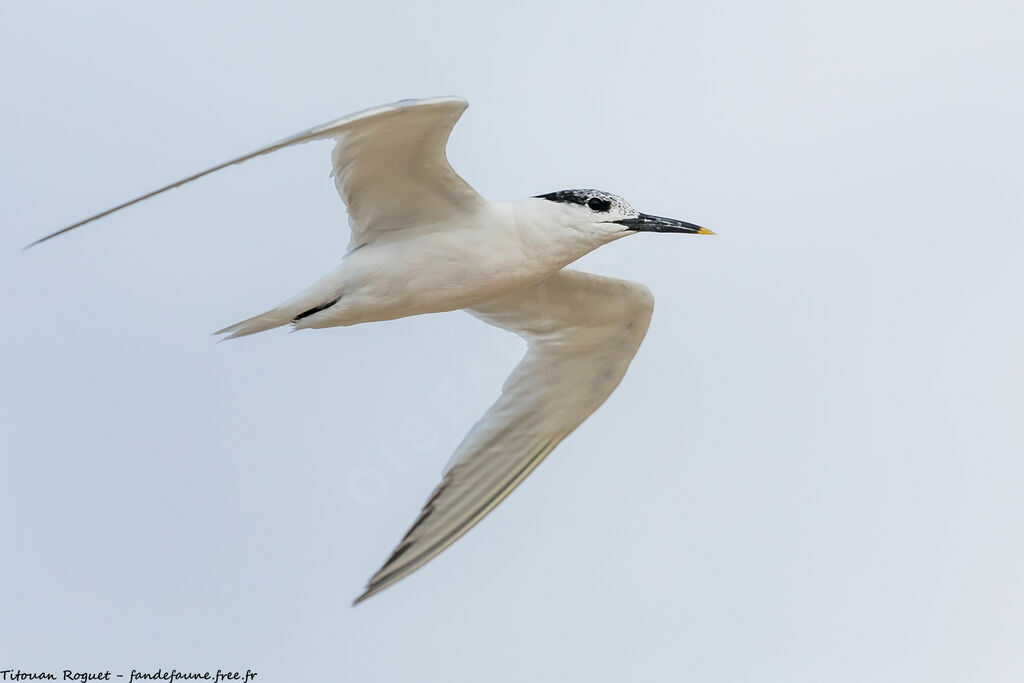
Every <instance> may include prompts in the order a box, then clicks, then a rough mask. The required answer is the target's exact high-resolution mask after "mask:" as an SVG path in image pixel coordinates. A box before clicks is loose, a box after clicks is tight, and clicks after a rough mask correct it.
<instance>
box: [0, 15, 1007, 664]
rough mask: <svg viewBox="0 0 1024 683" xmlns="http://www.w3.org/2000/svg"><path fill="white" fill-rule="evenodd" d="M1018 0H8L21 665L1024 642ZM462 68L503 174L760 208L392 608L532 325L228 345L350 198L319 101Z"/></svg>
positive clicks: (6, 601)
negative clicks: (446, 478) (221, 166)
mask: <svg viewBox="0 0 1024 683" xmlns="http://www.w3.org/2000/svg"><path fill="white" fill-rule="evenodd" d="M1022 24H1024V11H1022V9H1021V5H1020V3H1015V2H1004V3H999V2H974V3H966V2H962V3H935V2H909V1H906V0H897V1H895V2H894V1H892V0H889V1H886V2H859V3H846V4H845V6H837V3H819V2H791V1H786V2H776V3H756V2H729V1H726V2H712V3H708V2H700V3H697V2H683V3H678V2H662V3H656V2H629V3H603V2H593V1H590V2H572V3H551V2H534V3H531V2H526V3H502V4H500V5H499V4H495V3H480V2H446V1H435V2H430V3H412V2H405V3H399V4H389V3H385V2H360V3H353V2H347V1H345V0H340V1H335V2H302V1H298V0H297V1H293V2H288V3H284V2H274V3H269V2H253V1H250V2H245V3H241V2H237V3H235V2H232V3H208V2H198V1H196V2H193V1H191V0H189V1H179V2H173V3H159V4H157V3H138V2H103V1H100V2H88V3H82V2H38V1H37V2H14V1H7V2H3V3H0V65H2V66H0V91H2V92H3V102H4V104H3V106H2V107H0V127H2V129H3V131H4V134H3V148H2V157H0V158H2V163H0V187H2V198H3V201H2V202H0V225H2V226H3V229H2V231H0V292H2V297H3V298H2V303H3V308H2V310H3V314H4V318H5V323H4V334H3V335H2V337H0V359H2V360H0V380H2V384H3V391H2V392H0V450H2V453H3V455H2V461H0V463H2V469H0V479H2V482H3V483H2V494H0V520H2V521H0V548H2V550H0V554H2V557H3V559H2V560H0V579H2V580H0V614H2V618H0V669H7V668H18V667H20V668H21V669H23V670H53V671H59V670H61V669H63V668H67V667H72V668H77V669H100V670H102V669H108V668H109V669H111V670H113V671H115V672H123V673H125V674H127V673H128V671H130V670H131V669H132V668H136V669H144V670H153V669H155V668H157V667H163V668H164V669H170V668H177V669H179V670H205V669H213V670H215V669H217V668H231V669H242V670H245V669H246V668H249V669H253V670H256V671H258V672H260V678H259V679H257V683H277V682H279V681H280V682H284V683H287V682H291V681H360V682H362V681H445V682H452V683H456V682H462V681H466V682H469V681H473V682H478V681H545V682H546V681H552V682H555V681H558V682H562V681H576V680H578V681H588V682H595V683H597V682H602V681H629V680H636V681H670V680H686V681H701V682H715V683H739V682H741V681H751V682H755V681H756V682H757V683H767V682H778V683H802V682H807V683H822V682H823V681H828V682H829V683H833V682H841V683H846V682H849V683H866V682H867V683H874V682H879V683H882V682H885V683H888V682H899V683H905V682H907V681H927V682H928V683H942V682H947V681H948V682H950V683H963V682H964V681H984V682H985V683H993V682H1002V681H1007V682H1010V681H1013V682H1017V681H1020V680H1021V679H1022V678H1024V648H1022V647H1021V643H1022V642H1024V578H1022V577H1024V547H1022V543H1021V539H1022V526H1024V496H1022V495H1021V491H1022V489H1024V427H1022V420H1021V415H1022V409H1024V389H1022V386H1024V361H1022V353H1021V351H1022V348H1024V322H1022V318H1021V296H1022V293H1024V274H1022V273H1024V268H1022V254H1024V200H1022V187H1024V165H1022V158H1024V135H1022V132H1021V121H1022V120H1024V87H1022V79H1021V65H1022V63H1024V46H1022V43H1021V39H1020V36H1021V32H1022ZM443 94H459V95H463V96H465V97H467V98H468V99H469V100H470V103H471V104H470V108H469V109H468V110H467V112H466V114H465V115H464V117H463V120H462V122H461V123H460V124H459V125H458V127H457V128H456V130H455V132H454V134H453V136H452V140H451V144H450V147H449V156H450V158H451V161H452V164H453V165H454V166H455V168H456V169H457V170H458V171H459V172H460V173H461V174H462V175H463V176H464V177H465V178H466V179H467V180H468V181H469V182H470V183H472V184H473V185H474V186H475V187H476V188H477V189H478V190H479V191H480V192H481V194H483V195H484V196H486V197H488V198H492V199H513V198H518V197H521V196H526V195H533V194H539V193H542V192H548V191H552V190H557V189H564V188H571V187H598V188H603V189H607V190H610V191H612V192H616V193H618V194H621V195H623V196H624V197H626V198H627V199H628V200H629V201H630V202H631V203H632V204H633V205H634V206H636V207H637V208H638V209H640V210H641V211H647V212H650V213H655V214H660V215H668V216H674V217H678V218H682V219H685V220H690V221H694V222H696V223H699V224H702V225H707V226H709V227H711V228H712V229H714V230H715V231H716V232H717V233H718V236H717V237H713V238H696V237H690V236H678V235H643V236H637V237H634V238H632V239H629V240H623V241H620V242H616V243H614V244H612V245H609V246H607V247H604V248H603V249H602V250H600V251H598V252H595V253H594V254H592V255H591V256H589V257H587V258H586V259H584V260H583V261H582V262H581V263H580V264H579V266H580V267H583V268H586V269H589V270H593V271H595V272H600V273H604V274H608V275H614V276H617V277H624V278H629V279H634V280H638V281H641V282H643V283H645V284H646V285H647V286H648V287H650V288H651V290H652V291H653V292H654V294H655V297H656V300H657V304H656V308H655V312H654V319H653V322H652V324H651V328H650V332H649V334H648V338H647V341H646V342H645V344H644V345H643V347H642V348H641V349H640V352H639V354H638V355H637V357H636V359H635V361H634V362H633V365H632V367H631V369H630V371H629V373H628V374H627V375H626V378H625V380H624V381H623V383H622V385H621V386H620V388H619V389H618V390H617V391H616V393H614V394H613V395H612V397H611V398H610V399H609V400H608V402H607V403H606V404H605V405H604V406H603V407H602V408H601V409H600V410H599V411H598V412H597V413H595V414H594V416H593V417H592V418H591V419H590V420H589V421H588V422H586V423H584V425H583V426H582V427H581V428H580V429H579V430H578V431H577V432H576V433H575V434H573V435H572V436H570V437H569V438H568V439H567V440H566V441H565V442H564V443H563V444H562V445H561V446H560V447H559V448H558V449H556V450H555V452H554V453H553V454H552V455H551V457H550V458H549V459H548V460H547V461H546V462H545V463H544V464H543V465H542V466H541V467H540V468H538V469H537V471H536V472H535V473H534V474H533V476H531V477H530V478H529V479H528V480H527V481H526V482H525V483H524V484H523V485H522V486H521V487H520V488H519V489H518V490H517V491H516V492H515V493H514V494H513V495H512V496H511V497H510V498H509V499H508V500H507V501H506V502H504V503H503V504H502V505H501V506H499V507H498V508H497V509H496V510H495V511H494V513H493V514H491V515H490V516H489V517H488V518H487V519H485V520H484V521H483V522H482V523H481V524H480V525H479V526H478V527H477V528H475V529H474V530H473V531H472V532H471V533H469V534H468V535H467V536H466V537H465V538H463V539H462V540H460V541H459V542H458V543H456V544H455V545H454V546H452V548H450V549H449V550H448V551H447V552H445V553H444V554H442V555H441V556H440V557H438V558H437V559H436V560H434V561H433V562H431V563H430V564H429V565H427V566H426V567H425V568H423V569H422V570H421V571H419V572H417V573H416V574H415V575H413V576H411V577H410V578H408V579H406V580H405V581H402V582H401V583H400V584H398V585H396V586H394V587H392V588H390V589H388V590H387V591H385V592H383V593H382V594H380V595H379V596H376V597H374V598H373V599H371V600H370V601H368V602H367V603H365V604H363V605H361V606H360V607H358V608H356V609H351V608H350V607H349V603H350V601H351V600H352V598H354V597H355V596H356V595H357V594H358V593H359V591H360V589H361V587H362V586H363V584H364V582H365V581H366V579H367V578H369V576H370V575H371V574H372V573H373V571H374V570H375V569H376V568H377V567H378V566H379V565H380V564H381V562H382V561H383V560H384V559H385V558H386V557H387V555H388V553H389V552H390V550H391V549H392V547H393V546H394V545H395V543H396V542H397V541H398V540H399V539H400V537H401V535H402V534H403V533H404V531H405V529H406V528H407V527H408V526H409V524H410V523H411V522H412V521H413V519H414V518H415V516H416V514H417V513H418V511H419V508H420V506H421V505H422V503H423V502H424V500H425V499H426V497H427V495H428V494H429V493H430V491H431V490H432V489H433V487H434V486H435V484H436V483H437V481H438V480H439V477H440V471H441V468H442V466H443V465H444V463H445V462H446V461H447V459H448V457H449V455H450V453H451V451H452V449H453V448H454V447H455V446H456V444H457V443H458V442H459V441H460V440H461V438H462V435H463V434H464V433H465V431H466V430H467V429H468V428H469V426H470V425H471V424H472V423H473V422H474V421H475V419H476V418H477V417H478V416H479V415H480V414H482V413H483V411H484V410H485V409H486V407H487V406H488V404H489V403H490V401H491V400H493V398H494V397H495V395H496V393H497V390H498V387H499V386H500V383H501V381H502V379H503V377H504V375H505V374H507V372H508V370H510V369H511V367H512V366H513V365H514V364H515V362H516V360H517V358H518V356H519V354H520V353H521V351H522V348H523V346H522V344H521V342H519V341H518V340H517V339H516V338H515V337H512V336H511V335H508V334H505V333H502V332H501V331H499V330H495V329H492V328H489V327H487V326H485V325H483V324H481V323H480V322H479V321H477V320H475V319H473V318H471V317H470V316H468V315H466V314H464V313H458V312H456V313H449V314H444V315H436V316H427V317H418V318H412V319H406V320H401V321H395V322H389V323H380V324H369V325H363V326H357V327H352V328H347V329H343V328H338V329H332V330H326V331H317V332H304V333H301V334H295V335H289V334H286V333H284V332H281V331H274V332H271V333H267V334H264V335H260V336H257V337H253V338H247V339H243V340H239V341H237V342H231V343H225V344H219V345H218V344H216V343H214V340H213V339H212V338H211V337H210V336H209V333H210V332H212V331H213V330H216V329H219V328H221V327H223V326H225V325H227V324H230V323H233V322H235V321H237V320H240V319H242V318H244V317H247V316H249V315H252V314H254V313H258V312H260V311H262V310H264V309H266V308H268V307H270V306H272V305H274V304H276V303H278V302H279V301H280V300H282V299H283V298H285V297H287V296H290V295H291V294H292V293H293V292H295V291H298V290H299V289H301V288H302V287H304V286H305V285H307V284H308V283H310V282H311V281H313V280H314V279H316V278H318V277H319V276H320V275H321V274H322V273H323V272H326V271H327V270H328V269H329V268H330V267H331V266H332V265H333V264H334V263H335V262H336V261H337V259H338V258H339V256H340V255H341V253H342V251H343V249H344V245H345V244H346V242H347V240H348V232H347V227H346V221H345V213H344V209H343V206H342V204H341V203H340V201H339V200H338V198H337V196H336V194H335V191H334V188H333V186H332V184H331V182H330V181H329V179H328V177H327V176H328V171H329V157H328V153H329V149H330V145H329V143H322V144H313V145H306V146H303V147H301V148H295V149H289V150H287V151H284V152H280V153H278V154H275V155H272V156H269V157H264V158H260V159H257V160H254V161H252V162H249V163H247V164H245V165H243V166H241V167H238V168H232V169H229V170H227V171H225V172H223V173H220V174H218V175H216V176H213V177H209V178H206V179H203V180H202V181H201V182H199V183H196V184H194V185H190V186H188V187H187V188H185V189H180V190H176V191H174V192H173V193H170V194H168V195H164V196H162V197H160V198H159V199H156V200H154V201H151V202H148V203H146V204H143V205H140V206H137V207H134V208H132V209H130V210H127V211H124V212H123V213H120V214H118V215H116V216H113V217H110V218H109V219H106V220H104V221H103V222H101V223H98V224H95V225H92V226H90V227H89V228H88V229H85V230H82V231H80V232H78V233H75V234H73V235H69V236H66V237H65V238H63V239H61V240H58V241H54V242H51V243H48V244H46V245H45V246H43V247H38V248H35V249H33V250H30V251H28V252H21V251H20V249H21V247H22V246H23V245H24V244H26V243H27V242H29V241H31V240H33V239H35V238H36V237H39V236H40V235H42V234H44V233H46V232H49V231H50V230H52V229H55V228H57V227H60V226H61V225H64V224H67V223H69V222H72V221H74V220H76V219H79V218H81V217H83V216H85V215H88V214H91V213H93V212H95V211H98V210H101V209H104V208H106V207H107V206H109V205H112V204H115V203H117V202H119V201H122V200H124V199H126V198H129V197H131V196H135V195H136V194H140V193H142V192H145V191H148V190H150V189H153V188H154V187H156V186H159V185H162V184H164V183H166V182H169V181H171V180H174V179H176V178H178V177H181V176H184V175H187V174H189V173H191V172H193V171H196V170H198V169H200V168H204V167H206V166H209V165H211V164H213V163H216V162H219V161H222V160H223V159H226V158H228V157H231V156H233V155H237V154H240V153H243V152H247V151H249V150H251V149H253V148H255V147H257V146H260V145H262V144H264V143H267V142H270V141H272V140H275V139H278V138H281V137H284V136H286V135H288V134H291V133H293V132H295V131H298V130H301V129H304V128H306V127H308V126H310V125H312V124H316V123H319V122H321V121H325V120H328V119H331V118H334V117H336V116H339V115H342V114H345V113H348V112H351V111H355V110H358V109H363V108H365V107H369V106H373V105H376V104H381V103H385V102H390V101H393V100H396V99H400V98H405V97H423V96H432V95H443Z"/></svg>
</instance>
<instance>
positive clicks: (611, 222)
mask: <svg viewBox="0 0 1024 683" xmlns="http://www.w3.org/2000/svg"><path fill="white" fill-rule="evenodd" d="M536 198H537V199H545V200H547V201H549V202H555V203H557V204H559V207H560V209H561V212H562V213H563V215H565V217H566V218H567V219H568V220H570V221H572V222H573V224H574V225H576V226H578V227H584V228H585V229H587V230H588V231H594V232H598V233H600V234H602V235H606V236H607V237H608V238H609V239H616V238H618V237H625V236H626V235H630V234H633V233H637V232H684V233H690V234H694V235H714V234H715V233H713V232H711V231H710V230H708V229H707V228H702V227H700V226H699V225H694V224H693V223H687V222H686V221H680V220H676V219H674V218H662V217H661V216H652V215H650V214H646V213H640V212H639V211H637V210H636V209H634V208H633V207H632V206H630V205H629V203H628V202H627V201H626V200H625V199H623V198H622V197H619V196H618V195H614V194H612V193H611V192H604V191H602V190H560V191H558V192H549V193H548V194H541V195H537V196H536Z"/></svg>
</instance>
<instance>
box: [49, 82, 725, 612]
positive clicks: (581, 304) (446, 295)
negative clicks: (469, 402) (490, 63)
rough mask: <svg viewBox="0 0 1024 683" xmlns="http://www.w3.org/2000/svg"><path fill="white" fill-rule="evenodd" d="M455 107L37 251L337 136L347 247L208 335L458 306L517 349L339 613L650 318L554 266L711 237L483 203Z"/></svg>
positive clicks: (412, 106)
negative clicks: (296, 156)
mask: <svg viewBox="0 0 1024 683" xmlns="http://www.w3.org/2000/svg"><path fill="white" fill-rule="evenodd" d="M467 106H468V102H467V101H466V100H464V99H462V98H459V97H437V98H430V99H421V100H402V101H399V102H396V103H394V104H389V105H385V106H381V107H376V108H373V109H367V110H365V111H361V112H358V113H356V114H352V115H350V116H346V117H343V118H340V119H337V120H335V121H331V122H329V123H325V124H323V125H321V126H316V127H315V128H311V129H309V130H307V131H304V132H302V133H298V134H296V135H293V136H291V137H288V138H285V139H283V140H281V141H279V142H276V143H274V144H271V145H267V146H266V147H262V148H260V149H258V150H256V151H255V152H252V153H250V154H246V155H244V156H240V157H237V158H235V159H231V160H230V161H226V162H224V163H222V164H219V165H217V166H214V167H213V168H209V169H207V170H205V171H202V172H200V173H196V174H194V175H191V176H189V177H187V178H184V179H182V180H179V181H177V182H175V183H171V184H170V185H167V186H165V187H162V188H160V189H157V190H154V191H153V192H149V193H147V194H145V195H142V196H140V197H136V198H135V199H132V200H130V201H127V202H125V203H123V204H120V205H118V206H115V207H113V208H110V209H107V210H106V211H102V212H100V213H98V214H95V215H93V216H90V217H89V218H86V219H84V220H81V221H79V222H77V223H74V224H72V225H69V226H67V227H65V228H62V229H61V230H58V231H56V232H54V233H51V234H49V235H47V236H45V237H43V238H41V239H39V240H37V241H35V242H33V243H32V244H30V245H29V246H30V247H31V246H33V245H36V244H39V243H41V242H45V241H46V240H49V239H52V238H53V237H56V236H58V235H61V234H63V233H66V232H68V231H70V230H73V229H75V228H78V227H81V226H83V225H85V224H86V223H90V222H92V221H94V220H96V219H98V218H102V217H104V216H107V215H109V214H111V213H114V212H115V211H119V210H121V209H124V208H125V207H128V206H131V205H133V204H136V203H138V202H141V201H143V200H144V199H149V198H150V197H154V196H156V195H158V194H160V193H162V192H166V191H167V190H170V189H172V188H175V187H179V186H181V185H184V184H185V183H188V182H191V181H193V180H196V179H198V178H201V177H203V176H205V175H208V174H210V173H213V172H215V171H218V170H220V169H222V168H226V167H228V166H231V165H233V164H238V163H241V162H243V161H246V160H248V159H252V158H253V157H257V156H260V155H263V154H268V153H270V152H274V151H276V150H279V149H282V148H284V147H289V146H291V145H296V144H299V143H304V142H309V141H312V140H327V139H333V140H334V141H335V146H334V151H333V153H332V155H331V162H332V165H333V169H334V172H333V176H334V182H335V185H336V186H337V189H338V193H339V194H340V195H341V199H342V201H344V202H345V205H346V207H347V208H348V215H349V225H350V226H351V232H352V236H351V239H350V241H349V245H348V251H347V252H346V253H345V255H344V256H343V257H342V258H341V262H340V263H339V264H338V265H337V266H336V267H335V268H334V269H333V270H332V271H331V272H329V273H328V274H327V275H326V276H324V277H323V278H321V279H320V280H318V281H317V282H315V283H314V284H313V285H311V286H310V287H308V288H307V289H305V290H303V291H302V292H299V293H298V294H296V295H295V296H293V297H292V298H290V299H288V300H287V301H285V302H284V303H282V304H280V305H279V306H276V307H274V308H272V309H270V310H269V311H266V312H265V313H261V314H259V315H257V316H254V317H252V318H249V319H247V320H243V321H242V322H239V323H236V324H234V325H230V326H229V327H225V328H224V329H222V330H220V331H219V332H216V333H215V334H220V335H224V338H225V339H233V338H235V337H243V336H246V335H250V334H254V333H256V332H263V331H264V330H269V329H272V328H275V327H281V326H284V325H290V326H291V327H292V328H293V329H306V328H323V327H335V326H340V325H355V324H357V323H363V322H370V321H380V320H394V319H396V318H403V317H405V316H410V315H420V314H424V313H439V312H442V311H453V310H458V309H464V310H466V311H467V312H469V313H470V314H471V315H474V316H476V317H477V318H479V319H481V320H483V321H484V322H487V323H490V324H491V325H495V326H497V327H500V328H503V329H505V330H508V331H510V332H514V333H516V334H518V335H520V336H521V337H523V338H525V340H526V341H527V344H528V346H527V351H526V355H525V357H524V358H523V359H522V361H520V363H519V365H517V366H516V368H515V369H514V370H513V371H512V374H511V375H509V377H508V379H507V380H506V381H505V385H504V387H503V388H502V391H501V395H500V396H499V397H498V399H497V400H496V401H495V403H494V404H493V405H492V406H491V407H490V408H489V409H488V410H487V412H486V413H484V415H483V417H482V418H480V420H479V421H478V422H477V423H476V424H475V425H474V426H473V428H472V429H470V431H469V433H468V434H467V435H466V437H465V438H464V439H463V441H462V443H461V444H460V445H459V447H458V448H457V449H456V450H455V453H454V454H453V456H452V458H451V460H450V461H449V463H448V465H447V466H446V468H445V470H444V472H443V476H442V480H441V483H440V484H439V485H438V486H437V488H436V489H435V490H434V492H433V493H432V494H431V495H430V498H429V499H428V500H427V502H426V504H425V505H424V506H423V510H422V512H421V513H420V515H419V517H418V518H417V519H416V521H415V522H414V523H413V525H412V527H411V528H410V529H409V530H408V532H407V533H406V534H405V536H404V537H403V538H402V540H401V542H400V543H399V544H398V546H397V547H396V548H395V550H394V552H393V553H392V554H391V556H390V557H389V558H388V559H387V561H386V562H385V563H384V565H383V566H382V567H381V568H380V569H379V570H378V571H377V573H376V574H374V575H373V577H371V578H370V581H369V583H368V584H367V586H366V589H365V590H364V592H363V593H362V594H361V595H359V597H357V598H356V600H355V602H354V603H353V604H358V603H359V602H362V601H363V600H365V599H366V598H368V597H370V596H371V595H374V594H375V593H378V592H379V591H381V590H383V589H385V588H387V587H388V586H391V585H392V584H394V583H395V582H397V581H399V580H401V579H402V578H404V577H406V576H408V575H409V574H411V573H412V572H414V571H416V570H417V569H419V568H420V567H422V566H423V565H424V564H426V563H427V562H428V561H430V560H431V559H432V558H434V557H436V556H437V555H438V554H439V553H440V552H442V551H443V550H444V549H445V548H447V547H448V546H450V545H451V544H452V543H454V542H455V541H456V540H458V539H459V538H460V537H461V536H462V535H463V534H465V533H466V532H467V531H469V530H470V529H471V528H473V526H474V525H476V523H477V522H479V521H480V520H481V519H483V517H484V516H485V515H487V513H488V512H490V511H491V510H493V509H494V507H495V506H496V505H498V503H500V502H501V501H502V500H504V499H505V497H506V496H508V495H509V493H511V492H512V490H513V489H515V487H516V486H518V485H519V484H520V483H521V482H522V481H523V480H524V479H525V478H526V477H527V476H528V475H529V474H530V472H532V471H533V470H534V469H535V468H536V467H537V465H538V464H540V462H541V461H542V460H543V459H544V458H545V457H546V456H547V455H548V453H550V452H551V451H552V449H554V448H555V446H557V445H558V444H559V442H561V441H562V439H564V438H565V437H566V436H568V435H569V434H570V433H571V432H572V431H573V430H574V429H576V427H578V426H579V425H580V424H581V423H582V422H583V421H584V420H585V419H587V417H589V416H590V414H591V413H593V412H594V411H595V410H597V408H598V407H599V406H600V405H601V404H602V403H604V401H605V399H607V398H608V396H609V395H610V394H611V393H612V391H614V389H615V387H616V386H618V384H619V382H620V381H621V380H622V377H623V375H624V374H625V373H626V368H627V367H628V366H629V363H630V361H631V360H632V359H633V356H634V355H635V354H636V352H637V349H638V348H639V347H640V343H641V341H642V340H643V338H644V335H645V334H646V332H647V326H648V323H649V322H650V319H651V313H652V311H653V309H654V300H653V297H652V296H651V293H650V291H649V290H648V289H647V288H646V287H644V286H643V285H641V284H638V283H636V282H628V281H625V280H617V279H614V278H609V277H601V276H598V275H592V274H589V273H584V272H580V271H576V270H571V269H568V268H566V266H568V265H569V264H570V263H572V262H573V261H575V260H576V259H578V258H580V257H581V256H583V255H585V254H587V253H588V252H590V251H592V250H594V249H596V248H597V247H599V246H601V245H603V244H607V243H609V242H613V241H615V240H617V239H619V238H622V237H627V236H629V235H634V234H636V233H638V232H658V233H691V234H700V235H710V234H713V233H712V232H711V231H710V230H708V229H706V228H702V227H700V226H698V225H694V224H693V223H687V222H685V221H680V220H675V219H671V218H661V217H658V216H651V215H648V214H645V213H640V212H638V211H636V210H635V209H634V208H633V207H632V206H630V205H629V204H628V203H627V202H626V201H625V200H623V199H622V198H621V197H618V196H616V195H614V194H611V193H609V192H603V191H600V190H563V191H560V192H551V193H548V194H542V195H538V196H535V197H529V198H526V199H520V200H518V201H510V202H489V201H487V200H486V199H484V198H483V197H481V196H480V195H479V194H477V193H476V191H474V190H473V188H472V187H470V186H469V184H467V183H466V181H464V180H463V179H462V178H461V177H460V176H459V175H458V174H457V173H456V172H455V171H454V170H453V169H452V167H451V166H450V165H449V163H448V159H447V156H446V154H445V148H446V146H447V143H448V137H449V135H450V134H451V131H452V128H453V127H454V126H455V123H456V122H457V121H458V120H459V117H460V116H462V112H463V111H465V109H466V107H467Z"/></svg>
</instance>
